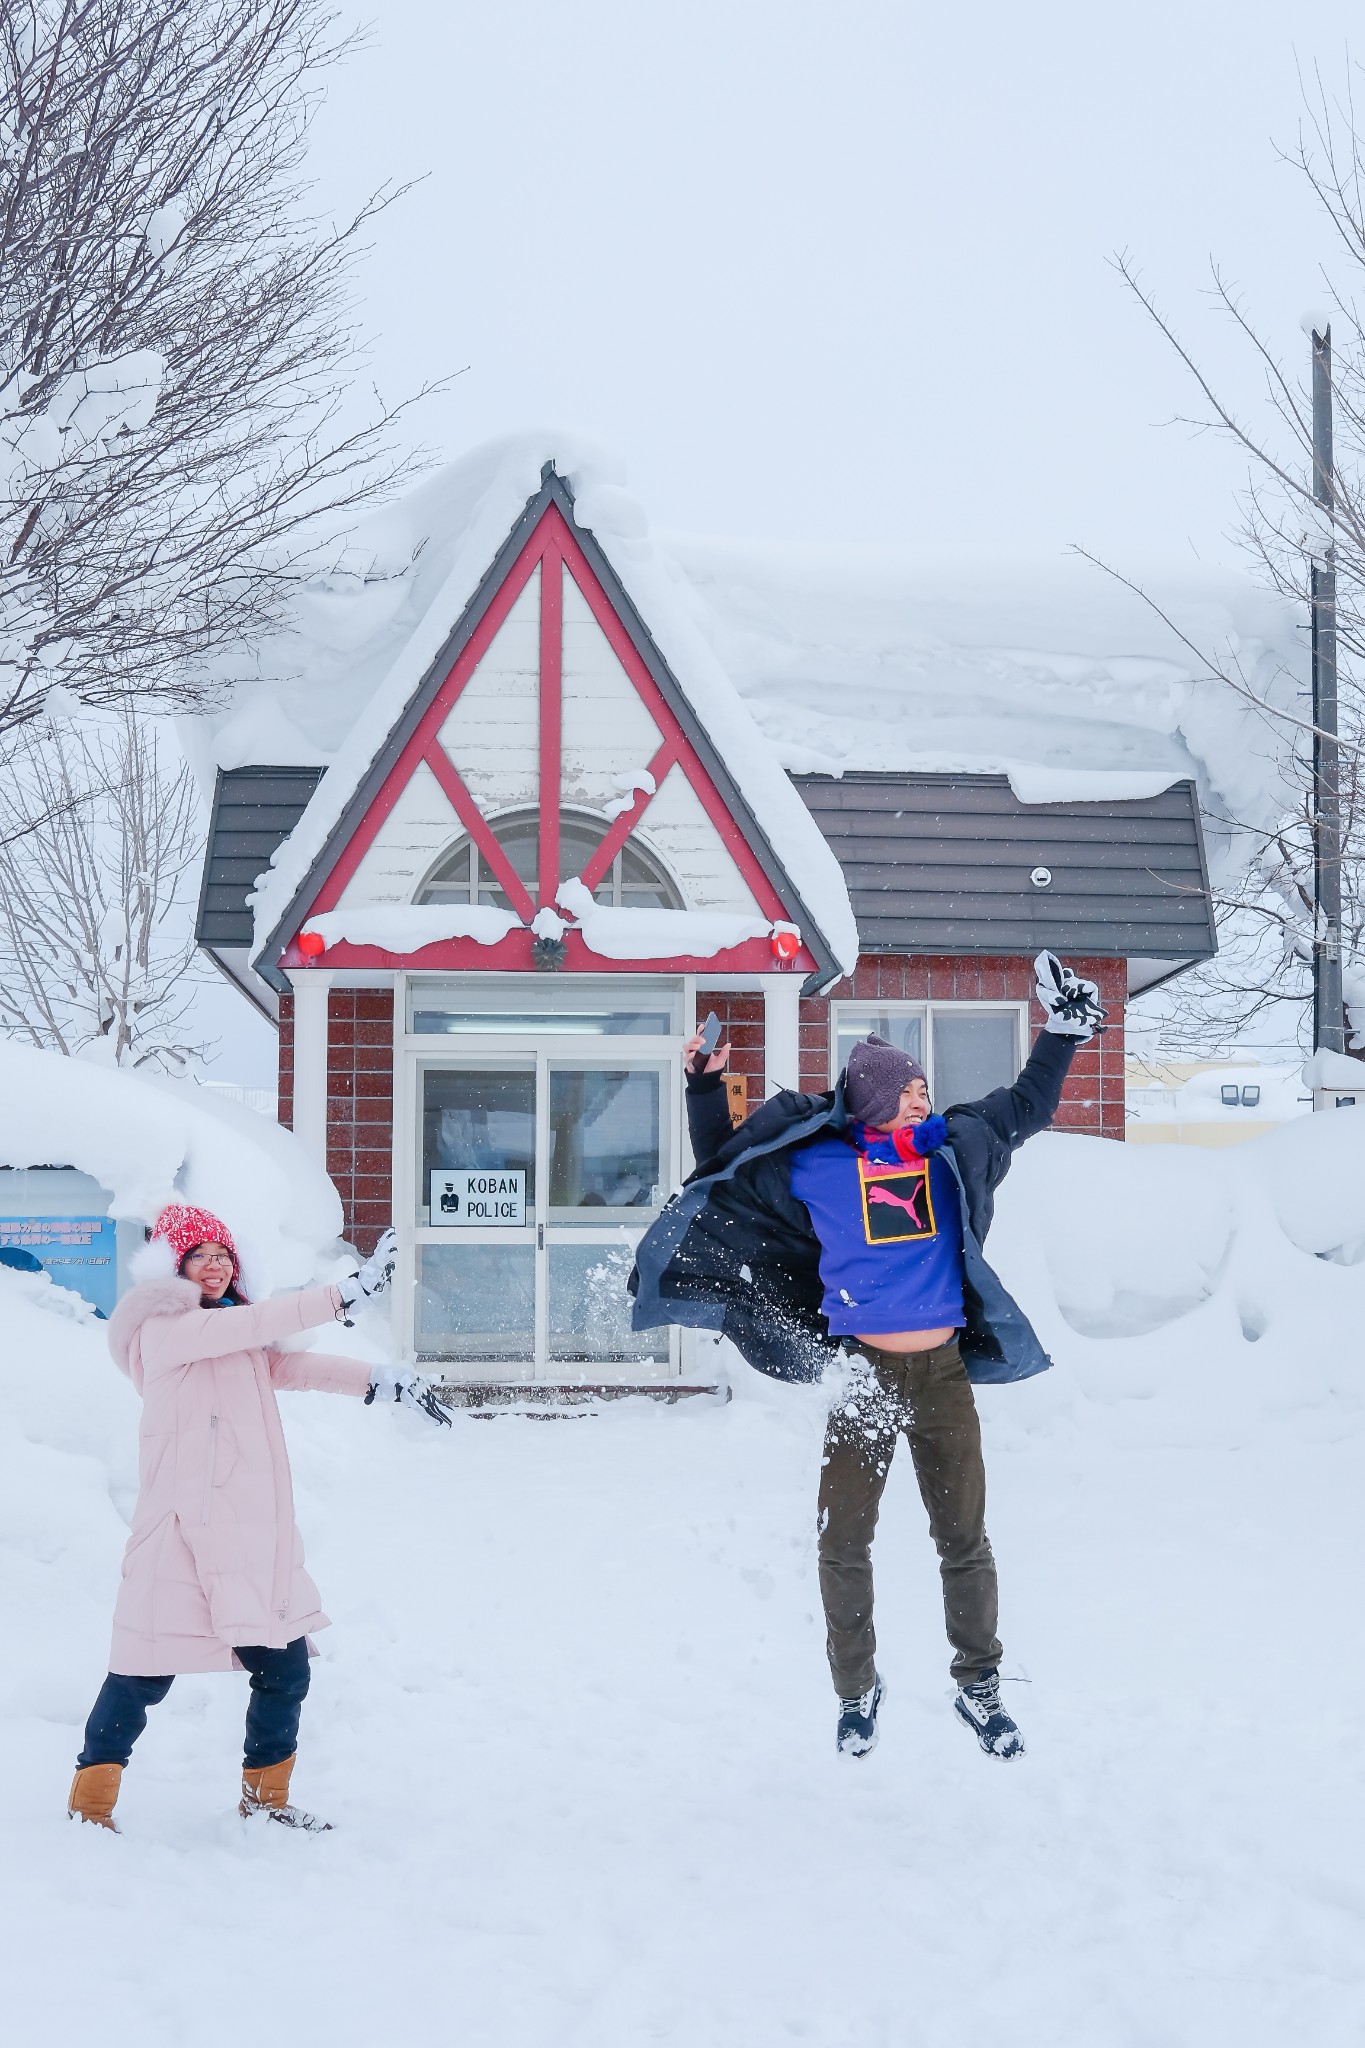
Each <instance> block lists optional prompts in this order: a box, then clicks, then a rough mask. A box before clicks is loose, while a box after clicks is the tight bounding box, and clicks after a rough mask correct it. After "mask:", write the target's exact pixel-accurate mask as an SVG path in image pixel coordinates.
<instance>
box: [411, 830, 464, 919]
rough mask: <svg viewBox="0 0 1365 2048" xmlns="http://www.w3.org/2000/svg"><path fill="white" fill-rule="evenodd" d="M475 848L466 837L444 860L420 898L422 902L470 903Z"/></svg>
mask: <svg viewBox="0 0 1365 2048" xmlns="http://www.w3.org/2000/svg"><path fill="white" fill-rule="evenodd" d="M472 852H473V848H472V846H471V844H470V842H469V841H468V840H467V839H466V840H465V842H464V844H463V845H462V846H458V847H457V848H456V849H455V851H454V853H452V854H451V856H450V858H449V860H446V861H443V862H442V863H441V865H440V867H439V868H437V870H436V872H435V874H434V875H433V876H432V878H431V880H430V881H429V882H428V883H427V886H426V888H425V889H424V890H423V891H422V894H421V896H420V898H419V899H418V900H419V901H420V902H422V903H470V902H472V901H473V897H472V895H471V893H470V881H469V864H470V855H471V853H472Z"/></svg>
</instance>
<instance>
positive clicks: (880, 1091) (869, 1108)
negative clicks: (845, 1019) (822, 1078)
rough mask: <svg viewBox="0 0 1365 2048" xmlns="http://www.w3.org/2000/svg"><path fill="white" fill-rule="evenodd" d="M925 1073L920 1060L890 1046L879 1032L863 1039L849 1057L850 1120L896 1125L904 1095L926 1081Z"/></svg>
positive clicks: (846, 1092) (846, 1097) (847, 1099)
mask: <svg viewBox="0 0 1365 2048" xmlns="http://www.w3.org/2000/svg"><path fill="white" fill-rule="evenodd" d="M923 1079H924V1069H923V1067H922V1066H921V1065H920V1063H919V1061H918V1060H912V1059H911V1057H910V1055H909V1053H908V1052H902V1051H901V1049H900V1047H899V1046H898V1045H888V1044H887V1042H886V1040H885V1039H884V1038H878V1036H877V1034H876V1032H875V1031H873V1032H870V1033H869V1034H868V1036H867V1037H866V1038H860V1039H859V1041H858V1043H857V1044H856V1045H855V1046H854V1048H853V1050H852V1052H851V1053H850V1054H849V1056H848V1069H847V1072H846V1074H845V1076H844V1101H845V1103H846V1104H847V1106H848V1113H849V1115H850V1116H856V1117H857V1119H858V1121H859V1123H864V1124H889V1123H892V1122H894V1120H895V1116H896V1112H897V1110H898V1109H899V1108H900V1106H901V1095H902V1093H903V1092H904V1090H905V1089H907V1088H908V1087H909V1086H910V1083H911V1082H912V1081H922V1080H923Z"/></svg>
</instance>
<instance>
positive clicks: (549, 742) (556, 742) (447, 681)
mask: <svg viewBox="0 0 1365 2048" xmlns="http://www.w3.org/2000/svg"><path fill="white" fill-rule="evenodd" d="M561 565H562V568H563V570H564V571H566V572H567V573H568V574H569V575H570V576H571V577H572V578H573V581H574V583H575V585H576V586H577V588H578V590H579V592H580V594H581V595H582V597H583V599H584V601H585V603H586V604H587V606H588V608H589V610H590V611H591V613H592V615H593V617H594V618H595V619H596V621H597V623H598V625H599V626H600V627H601V629H602V632H603V634H604V635H605V637H606V639H607V641H608V644H609V645H610V647H611V649H612V651H613V653H614V654H615V655H616V658H617V660H618V661H619V662H620V664H621V667H622V668H623V669H624V671H625V673H626V675H627V676H628V677H629V679H630V681H631V683H632V685H633V687H634V688H635V690H636V691H637V692H638V694H639V696H640V698H641V701H642V702H643V704H644V706H645V708H646V709H647V710H648V712H649V715H650V717H651V718H652V719H653V721H654V723H655V725H656V726H657V728H658V730H659V732H660V733H661V735H662V743H661V745H660V746H659V748H658V750H657V751H656V753H655V755H654V757H653V759H652V760H651V761H650V762H649V764H648V766H649V772H650V774H651V775H652V777H653V778H654V782H655V791H654V792H650V791H647V790H640V791H637V793H636V796H635V801H634V802H633V803H632V804H631V806H630V807H629V809H628V810H626V811H623V812H622V813H621V814H620V815H619V816H618V817H617V818H616V819H615V820H613V821H612V823H611V824H610V825H607V826H605V827H604V833H603V838H602V841H601V844H600V845H599V847H598V849H597V851H596V853H595V854H594V856H593V858H592V860H591V861H590V862H589V863H588V864H587V866H586V867H585V869H584V871H583V880H584V881H585V883H586V884H587V886H588V887H589V888H593V887H596V886H597V884H598V883H599V882H600V881H601V878H602V876H603V874H604V873H605V872H606V870H607V869H608V867H609V866H610V864H611V862H612V860H613V859H614V858H615V855H616V853H617V852H618V851H619V849H620V847H621V846H622V845H623V844H624V843H625V841H626V840H627V838H628V837H629V835H630V833H631V832H632V831H633V830H634V828H635V826H636V825H638V824H639V823H640V821H641V820H642V819H643V818H645V817H647V815H648V811H649V806H650V803H651V802H652V800H653V795H654V794H655V793H656V792H657V790H658V788H659V787H661V786H662V784H663V781H664V778H665V776H666V775H667V774H668V773H669V771H670V770H671V769H672V768H673V767H674V766H675V765H676V766H678V767H679V768H680V769H681V771H682V773H683V774H684V775H685V776H686V778H687V780H688V782H689V784H690V785H691V787H692V789H693V790H694V792H695V793H696V795H697V797H698V799H699V801H700V803H701V804H702V807H703V809H704V810H705V812H706V815H707V817H708V818H709V819H710V821H711V823H712V825H713V826H714V827H715V829H716V831H717V832H718V833H719V834H720V837H721V839H722V841H723V843H724V845H725V847H726V849H727V851H728V852H729V854H730V855H731V857H732V859H733V860H734V862H735V865H736V866H737V867H738V869H739V871H740V873H741V874H742V875H743V877H744V879H745V881H746V883H747V884H748V886H749V888H750V890H751V891H752V893H753V896H754V899H755V901H756V902H757V903H758V905H759V907H760V910H761V912H762V914H763V915H764V916H765V917H767V918H768V919H770V920H772V921H774V922H780V921H785V919H786V917H787V914H788V913H787V911H786V909H785V908H784V906H783V904H782V902H781V900H780V898H779V897H778V895H777V892H776V890H775V888H774V887H773V885H772V883H771V882H770V881H769V880H768V877H767V875H766V874H765V872H764V870H763V867H762V865H761V863H760V861H759V859H758V857H757V855H756V853H755V852H754V849H753V848H752V846H751V845H750V843H749V840H748V838H747V836H746V834H745V831H744V828H743V827H742V825H741V824H740V822H739V821H738V820H737V819H736V818H735V817H734V816H733V815H732V813H731V811H730V809H729V807H728V806H727V804H726V802H725V800H724V798H723V797H722V795H721V793H720V791H719V789H718V788H717V787H716V784H715V783H714V781H713V780H712V778H711V776H710V775H709V774H708V773H707V770H706V768H705V766H704V765H703V763H702V761H701V760H700V758H699V757H698V755H697V752H696V750H695V748H694V747H693V745H692V743H691V741H690V740H689V738H688V736H687V734H686V732H685V731H684V730H683V727H682V726H681V724H680V723H679V721H678V719H677V717H676V715H675V714H674V712H673V710H672V708H671V706H670V705H669V703H668V702H667V700H666V699H665V697H664V695H663V692H662V691H661V690H660V688H659V686H658V684H657V683H656V682H655V680H654V677H653V676H652V675H651V674H650V672H649V670H648V668H647V667H646V665H645V663H644V661H643V660H642V659H641V657H640V654H639V652H638V650H637V648H636V645H635V642H634V641H633V639H632V638H631V635H630V633H629V632H628V631H627V629H626V627H625V625H624V623H623V621H622V619H621V617H620V616H619V614H618V612H617V611H616V608H615V606H614V605H613V604H612V602H611V600H610V598H609V597H608V595H607V593H606V591H605V590H604V589H603V587H602V584H601V583H600V581H599V579H598V577H597V576H596V574H595V573H594V571H593V569H592V567H591V565H590V563H589V562H588V560H587V557H586V555H585V554H584V552H583V549H582V548H581V546H580V545H579V543H578V541H577V539H576V537H575V535H574V533H573V531H572V529H571V528H570V526H569V524H568V522H567V521H566V520H565V519H564V517H563V515H562V514H561V513H560V511H559V509H558V507H557V506H555V505H554V504H549V505H547V506H546V507H545V509H544V511H543V512H542V513H541V516H540V518H539V519H538V520H537V522H536V525H535V526H534V528H533V529H532V531H531V533H530V535H529V536H528V538H527V539H526V541H525V543H524V545H523V546H522V547H521V549H520V551H519V553H518V554H517V556H516V558H515V560H514V561H513V563H512V565H511V567H510V568H509V570H508V572H507V574H506V575H505V576H504V578H503V581H502V583H501V585H500V586H499V587H498V589H497V590H496V591H495V593H494V595H493V597H492V599H491V601H490V602H489V603H488V605H487V607H486V609H485V611H484V614H483V617H482V618H481V619H480V621H479V624H478V626H477V627H476V629H475V630H474V632H473V633H472V634H471V636H470V638H469V640H468V642H467V644H466V645H465V646H464V648H463V649H462V651H461V652H460V654H459V655H458V656H457V658H456V660H455V661H454V662H453V664H452V666H451V668H450V670H449V672H448V673H447V674H446V676H445V677H444V678H443V680H442V681H441V683H440V685H439V687H438V688H437V689H436V691H435V693H434V695H433V696H432V698H431V701H430V703H429V704H428V705H427V708H426V710H425V711H424V712H423V714H422V716H421V718H420V720H419V721H418V723H417V725H416V727H415V729H414V730H413V731H412V733H411V734H410V736H409V738H408V739H407V741H406V743H405V744H404V746H403V747H402V749H401V751H400V752H399V753H398V755H397V758H396V759H395V760H394V762H393V764H392V766H391V767H390V769H389V771H388V773H387V775H385V777H384V780H383V782H382V784H381V786H380V788H379V790H378V792H377V794H376V795H375V797H374V798H373V800H372V801H371V803H370V805H369V808H368V809H367V811H366V812H365V815H364V817H363V818H362V819H361V821H360V823H359V825H358V826H357V828H356V829H355V831H354V832H353V833H352V834H351V837H350V839H349V840H348V842H347V843H346V845H345V846H344V848H343V849H342V851H341V852H340V854H339V855H338V857H337V858H336V860H335V861H334V863H333V866H332V868H331V871H330V872H329V874H328V875H327V877H326V880H325V881H324V883H323V884H322V886H321V887H320V888H319V889H318V891H317V894H316V895H315V897H314V899H313V903H312V906H311V909H310V912H309V915H310V916H318V915H321V914H322V913H323V912H325V911H329V910H334V909H335V908H336V906H337V904H338V902H339V900H340V898H341V896H342V895H343V893H344V891H345V889H346V886H347V884H348V883H349V882H350V880H351V878H352V877H353V875H354V874H355V872H356V870H357V868H358V867H359V865H360V863H361V861H362V860H363V858H364V856H365V854H366V853H367V851H368V850H369V848H370V847H371V846H372V845H373V844H374V841H375V839H376V837H377V835H378V833H379V831H380V828H381V827H382V825H383V824H384V822H385V820H386V819H387V818H388V817H389V816H390V814H391V813H392V811H393V809H394V806H395V805H396V804H397V802H398V800H399V798H400V796H401V795H402V793H403V791H404V789H405V788H406V787H407V785H408V783H409V782H410V781H411V779H412V777H413V776H414V775H415V774H416V773H417V770H418V767H419V764H421V763H422V762H425V763H426V764H427V766H428V767H429V768H430V769H431V771H432V773H433V774H434V775H435V777H436V779H437V781H438V782H439V784H440V786H441V788H442V790H443V791H444V792H445V795H446V796H447V798H448V799H449V801H450V803H451V806H452V808H453V809H454V811H455V814H456V816H457V817H458V818H459V820H460V823H461V824H462V825H463V827H464V829H465V830H466V831H467V832H468V833H469V834H470V835H471V837H472V838H473V839H474V841H475V843H476V845H477V846H478V848H479V850H480V852H481V854H482V855H483V856H484V858H485V859H486V860H487V862H488V865H489V866H490V868H491V869H492V870H493V872H494V873H495V874H496V875H497V877H498V879H499V881H500V883H501V884H502V887H503V888H504V890H505V891H506V893H507V898H508V901H509V902H510V903H511V904H512V905H513V906H514V908H515V909H516V911H517V914H518V915H519V916H520V917H521V918H522V919H523V920H525V921H526V922H529V920H530V919H531V917H532V916H533V915H534V913H535V910H536V909H537V908H538V907H539V906H538V905H537V904H534V903H533V902H532V901H531V897H530V895H529V893H528V891H527V890H526V888H525V887H524V886H523V884H522V883H521V882H520V881H519V879H518V878H517V876H516V875H515V874H514V873H513V872H512V869H511V866H510V864H509V862H508V861H507V859H506V857H505V855H504V854H503V851H502V849H501V847H500V846H499V844H498V842H497V839H496V836H495V834H494V831H493V828H492V823H491V821H490V820H489V818H488V817H487V816H486V815H485V814H484V812H483V811H482V810H481V809H480V807H479V805H478V803H477V802H476V801H475V799H474V797H473V795H472V793H471V792H470V790H469V788H468V786H467V784H466V783H465V781H464V779H463V777H462V776H461V775H460V773H459V770H458V768H457V767H456V765H455V764H454V763H453V762H451V760H450V759H449V757H448V756H447V754H446V753H445V750H444V748H443V747H442V746H441V744H440V739H439V734H440V731H441V728H442V726H443V725H444V724H445V721H446V719H447V718H448V717H449V715H450V712H451V710H452V708H453V707H454V705H455V704H456V703H457V702H458V700H459V698H460V695H461V692H462V691H463V690H464V688H465V686H466V684H467V683H468V682H469V680H470V678H471V677H472V676H473V674H474V672H475V670H476V669H477V668H478V666H479V664H480V662H481V661H482V660H483V659H484V657H485V656H486V655H487V653H488V651H489V649H490V647H491V646H492V644H493V641H494V639H495V637H496V635H497V633H498V632H499V630H500V629H501V627H502V626H503V624H504V623H505V621H506V619H507V617H508V615H509V613H510V612H511V610H512V607H513V605H514V604H515V603H516V602H517V600H518V598H519V597H520V596H521V595H522V593H523V591H524V590H525V589H526V587H527V585H528V584H529V582H530V581H531V578H532V577H533V576H534V574H535V571H536V569H537V567H540V569H541V580H540V632H539V650H540V676H539V728H538V729H539V750H540V760H539V769H540V782H539V787H540V859H539V872H540V875H541V876H542V878H545V877H549V876H554V877H556V878H557V877H558V874H559V792H560V786H561V764H560V753H561V739H562V698H561V674H562V661H563V586H562V581H561V575H560V571H561ZM556 885H557V884H556ZM554 895H555V887H554V886H551V885H550V884H549V883H548V882H546V881H545V880H542V883H541V888H540V899H541V904H549V905H550V906H553V903H554ZM306 924H307V919H304V920H303V923H302V924H301V926H300V929H304V928H306ZM567 944H568V956H567V959H566V963H565V964H566V967H568V968H569V969H571V970H574V971H577V972H580V973H600V972H605V973H638V972H651V971H652V972H675V973H677V972H683V973H691V972H693V971H697V972H701V971H703V970H704V969H706V968H707V967H713V968H716V969H719V970H724V971H728V972H740V973H752V972H754V971H766V972H771V971H772V969H773V967H774V965H775V964H776V963H775V962H774V959H773V956H772V951H771V948H770V946H769V944H768V941H767V940H766V939H758V940H750V941H747V942H746V943H745V944H744V945H742V946H737V947H731V948H729V949H728V950H727V951H725V952H724V953H722V954H719V955H717V956H715V957H714V958H711V959H690V958H689V959H681V958H679V959H673V960H666V961H663V960H640V961H609V960H604V959H601V958H599V956H598V955H596V954H594V953H591V952H589V951H588V948H587V947H586V945H585V944H584V942H583V940H582V938H581V937H580V936H579V935H578V934H577V933H576V932H571V933H570V934H569V935H568V939H567ZM282 964H283V965H284V966H285V967H286V968H288V969H289V970H290V971H291V972H293V971H295V970H297V969H300V968H304V967H307V966H309V965H312V966H319V967H328V968H347V967H354V968H363V967H371V968H373V967H397V966H404V965H412V966H416V967H421V968H425V969H436V970H447V971H460V972H471V971H483V972H489V971H498V970H501V971H504V972H505V971H508V970H514V971H524V970H527V969H530V968H531V966H532V964H533V962H532V957H531V934H530V932H529V931H525V930H523V931H519V932H513V933H511V934H510V935H509V937H508V938H506V939H505V940H503V941H502V942H501V943H500V944H499V945H497V946H480V945H477V944H475V943H474V942H473V941H472V940H451V941H448V942H445V943H443V944H440V945H436V946H426V947H423V948H422V949H421V951H420V952H418V953H415V954H412V955H397V954H391V953H386V952H382V951H381V950H380V949H379V948H378V947H374V946H352V945H350V944H347V943H340V944H337V945H334V946H332V947H330V948H329V949H328V950H327V952H326V953H325V954H324V955H322V956H320V957H318V958H317V959H313V960H305V959H304V958H303V957H302V956H301V955H300V954H299V952H298V948H297V945H296V944H295V943H293V942H292V941H291V942H290V944H289V945H288V947H287V949H286V951H285V953H284V954H283V956H282ZM816 964H817V963H816V961H815V958H814V955H813V954H812V953H811V952H810V951H809V950H808V948H807V947H805V946H803V947H802V948H801V950H800V952H799V953H798V954H797V956H796V958H795V960H793V961H792V962H791V963H790V966H791V967H792V969H793V970H795V971H797V972H800V973H810V972H811V971H812V970H813V969H814V967H815V966H816Z"/></svg>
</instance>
